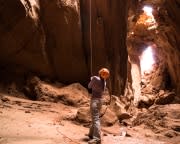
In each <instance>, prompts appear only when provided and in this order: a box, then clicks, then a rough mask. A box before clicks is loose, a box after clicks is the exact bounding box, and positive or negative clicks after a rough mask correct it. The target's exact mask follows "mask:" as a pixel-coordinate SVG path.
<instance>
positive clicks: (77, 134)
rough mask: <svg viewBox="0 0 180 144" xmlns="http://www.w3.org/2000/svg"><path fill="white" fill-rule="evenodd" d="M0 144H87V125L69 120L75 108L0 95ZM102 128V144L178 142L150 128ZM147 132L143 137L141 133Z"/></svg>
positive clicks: (160, 143)
mask: <svg viewBox="0 0 180 144" xmlns="http://www.w3.org/2000/svg"><path fill="white" fill-rule="evenodd" d="M0 96H1V99H2V100H1V101H0V144H25V143H26V144H86V143H87V141H88V138H87V137H86V136H85V134H87V133H88V128H87V127H84V126H83V125H81V124H77V123H75V122H73V121H71V120H68V119H71V118H72V117H75V115H76V112H77V108H75V107H71V106H67V105H63V104H61V103H51V102H40V101H31V100H27V99H21V98H17V97H12V96H8V95H5V94H2V93H1V94H0ZM121 131H122V130H121V127H120V126H119V125H118V124H116V125H114V126H112V127H102V132H103V141H102V144H121V143H123V144H171V143H174V144H175V143H176V144H178V140H174V142H172V141H171V142H168V141H162V140H161V141H160V140H157V138H156V139H155V138H152V137H149V136H148V134H149V135H151V134H152V132H151V131H149V130H146V129H142V128H141V127H137V128H130V127H129V128H128V127H126V128H125V130H124V131H126V132H127V135H126V136H122V135H121V134H120V133H121ZM145 133H146V136H144V134H145Z"/></svg>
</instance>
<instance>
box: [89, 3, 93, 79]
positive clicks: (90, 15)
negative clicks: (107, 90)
mask: <svg viewBox="0 0 180 144" xmlns="http://www.w3.org/2000/svg"><path fill="white" fill-rule="evenodd" d="M91 1H92V0H89V40H90V69H91V76H92V75H93V57H92V55H93V49H92V2H91Z"/></svg>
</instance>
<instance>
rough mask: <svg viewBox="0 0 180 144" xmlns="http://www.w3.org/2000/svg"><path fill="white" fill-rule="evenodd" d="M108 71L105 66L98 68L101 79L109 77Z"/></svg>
mask: <svg viewBox="0 0 180 144" xmlns="http://www.w3.org/2000/svg"><path fill="white" fill-rule="evenodd" d="M109 75H110V73H109V70H108V69H107V68H102V69H100V70H99V76H100V77H102V78H103V79H107V78H108V77H109Z"/></svg>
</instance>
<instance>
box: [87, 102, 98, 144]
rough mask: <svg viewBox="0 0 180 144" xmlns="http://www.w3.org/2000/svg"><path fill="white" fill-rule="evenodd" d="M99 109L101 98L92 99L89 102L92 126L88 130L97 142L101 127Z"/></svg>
mask: <svg viewBox="0 0 180 144" xmlns="http://www.w3.org/2000/svg"><path fill="white" fill-rule="evenodd" d="M100 109H101V100H100V99H94V100H92V103H91V113H92V127H91V128H90V132H91V134H92V136H93V140H95V141H97V142H100V141H101V127H100V118H99V116H100ZM93 140H92V141H93Z"/></svg>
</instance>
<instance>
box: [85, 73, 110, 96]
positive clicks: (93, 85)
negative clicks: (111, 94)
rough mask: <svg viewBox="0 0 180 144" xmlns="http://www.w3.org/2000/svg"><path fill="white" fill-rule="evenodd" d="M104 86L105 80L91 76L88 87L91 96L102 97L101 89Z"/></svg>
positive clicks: (102, 89)
mask: <svg viewBox="0 0 180 144" xmlns="http://www.w3.org/2000/svg"><path fill="white" fill-rule="evenodd" d="M105 87H106V81H105V80H103V79H101V78H100V77H98V76H92V77H91V81H90V82H89V84H88V88H89V89H92V97H93V98H102V94H103V91H104V90H105Z"/></svg>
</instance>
